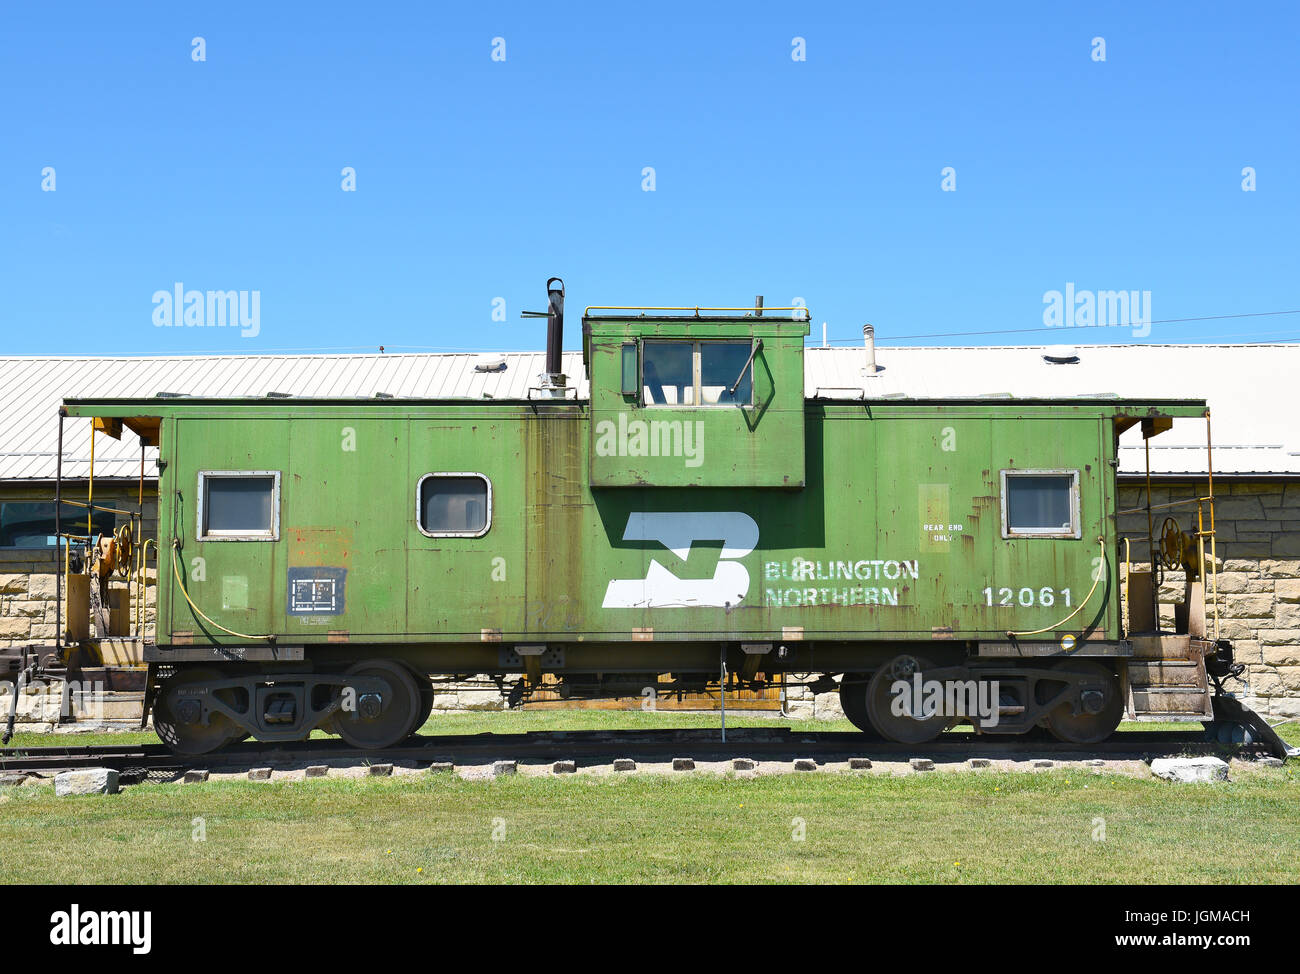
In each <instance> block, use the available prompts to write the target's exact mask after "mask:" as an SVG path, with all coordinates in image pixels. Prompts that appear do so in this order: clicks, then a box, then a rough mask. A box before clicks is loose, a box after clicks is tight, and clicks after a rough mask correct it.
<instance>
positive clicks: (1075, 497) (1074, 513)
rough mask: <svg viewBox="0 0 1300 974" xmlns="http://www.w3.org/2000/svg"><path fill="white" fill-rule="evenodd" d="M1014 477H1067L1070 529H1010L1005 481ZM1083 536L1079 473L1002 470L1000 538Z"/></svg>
mask: <svg viewBox="0 0 1300 974" xmlns="http://www.w3.org/2000/svg"><path fill="white" fill-rule="evenodd" d="M1014 477H1069V478H1070V527H1069V529H1068V530H1061V529H1060V528H1015V529H1012V527H1011V525H1010V523H1009V518H1010V510H1009V508H1010V505H1009V503H1008V501H1009V496H1008V494H1007V480H1008V478H1014ZM1082 535H1083V525H1082V519H1081V517H1080V511H1079V471H1078V470H1076V469H1068V468H1054V469H1046V470H1044V469H1034V470H1003V471H1002V537H1004V538H1074V539H1076V540H1077V539H1078V538H1080V537H1082Z"/></svg>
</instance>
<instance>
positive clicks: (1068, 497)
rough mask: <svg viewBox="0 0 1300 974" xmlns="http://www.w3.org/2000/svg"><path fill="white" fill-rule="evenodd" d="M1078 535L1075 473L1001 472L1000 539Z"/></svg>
mask: <svg viewBox="0 0 1300 974" xmlns="http://www.w3.org/2000/svg"><path fill="white" fill-rule="evenodd" d="M1079 536H1080V530H1079V471H1077V470H1003V471H1002V537H1004V538H1077V537H1079Z"/></svg>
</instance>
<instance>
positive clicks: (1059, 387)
mask: <svg viewBox="0 0 1300 974" xmlns="http://www.w3.org/2000/svg"><path fill="white" fill-rule="evenodd" d="M1069 352H1073V353H1074V354H1075V356H1076V357H1077V361H1076V362H1073V363H1056V362H1049V361H1048V360H1047V359H1046V358H1045V357H1044V356H1045V355H1046V354H1052V355H1054V356H1056V357H1058V358H1059V357H1061V356H1060V354H1058V353H1069ZM804 362H805V366H804V381H805V391H806V394H807V395H808V396H809V397H810V398H812V397H814V396H818V395H820V396H822V397H824V398H829V399H845V398H856V397H857V396H858V395H861V394H863V392H865V396H866V398H868V399H881V398H909V399H947V398H969V397H975V396H996V395H999V394H1005V395H1008V396H1011V397H1014V398H1016V399H1039V398H1041V399H1055V398H1059V397H1065V396H1118V397H1120V398H1123V399H1204V400H1206V402H1208V403H1209V405H1210V411H1211V414H1212V418H1213V432H1214V469H1215V472H1216V473H1224V474H1234V475H1237V474H1241V475H1245V474H1257V475H1264V476H1267V475H1278V474H1300V423H1297V421H1296V411H1297V406H1300V388H1298V387H1300V345H1288V344H1270V345H1077V346H1071V347H1070V348H1062V347H1059V346H1046V347H1042V346H1037V347H1027V346H1019V345H1017V346H977V347H951V346H948V347H942V348H923V347H916V346H912V347H906V348H902V347H900V348H893V347H882V346H877V348H876V365H877V366H878V367H879V369H880V371H878V372H877V373H876V374H875V375H874V376H871V377H867V376H865V375H864V370H865V366H866V352H865V351H864V349H862V348H860V347H858V348H809V349H808V350H807V355H806V356H805V358H804ZM859 390H862V391H863V392H859ZM1144 453H1145V451H1144V448H1143V442H1142V436H1141V432H1140V431H1139V430H1137V429H1132V430H1129V431H1128V432H1127V433H1125V434H1124V436H1123V437H1122V438H1121V441H1120V471H1121V472H1123V473H1142V472H1143V471H1145V470H1146V465H1145V459H1144ZM1151 470H1152V472H1153V473H1162V474H1176V473H1204V472H1205V424H1204V423H1203V422H1198V421H1195V420H1189V419H1183V420H1178V421H1176V422H1175V423H1174V428H1173V429H1172V430H1170V431H1168V432H1166V433H1161V434H1160V435H1159V436H1157V437H1154V438H1153V439H1152V440H1151Z"/></svg>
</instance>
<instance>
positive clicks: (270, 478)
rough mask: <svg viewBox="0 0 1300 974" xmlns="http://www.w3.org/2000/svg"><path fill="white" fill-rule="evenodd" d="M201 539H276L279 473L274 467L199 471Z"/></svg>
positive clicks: (278, 516)
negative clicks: (267, 468)
mask: <svg viewBox="0 0 1300 974" xmlns="http://www.w3.org/2000/svg"><path fill="white" fill-rule="evenodd" d="M198 523H199V540H200V541H274V540H276V539H277V538H278V537H279V536H280V474H279V472H278V471H272V470H247V471H246V470H204V471H202V472H200V473H199V512H198Z"/></svg>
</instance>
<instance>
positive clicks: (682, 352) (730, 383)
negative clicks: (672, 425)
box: [641, 339, 762, 406]
mask: <svg viewBox="0 0 1300 974" xmlns="http://www.w3.org/2000/svg"><path fill="white" fill-rule="evenodd" d="M761 347H762V342H759V343H758V344H755V343H753V342H750V341H735V340H712V341H710V340H702V341H691V342H685V341H664V340H659V339H656V340H653V341H647V342H645V343H644V345H643V347H642V349H643V350H642V358H641V383H642V389H641V395H642V402H643V404H644V405H646V406H750V405H753V402H754V356H755V355H756V354H757V352H758V350H759V349H760V348H761Z"/></svg>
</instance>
